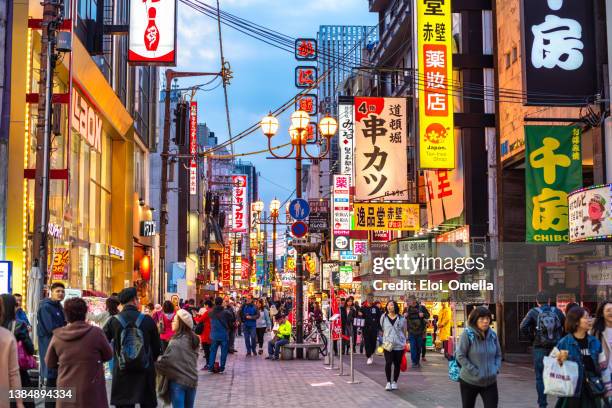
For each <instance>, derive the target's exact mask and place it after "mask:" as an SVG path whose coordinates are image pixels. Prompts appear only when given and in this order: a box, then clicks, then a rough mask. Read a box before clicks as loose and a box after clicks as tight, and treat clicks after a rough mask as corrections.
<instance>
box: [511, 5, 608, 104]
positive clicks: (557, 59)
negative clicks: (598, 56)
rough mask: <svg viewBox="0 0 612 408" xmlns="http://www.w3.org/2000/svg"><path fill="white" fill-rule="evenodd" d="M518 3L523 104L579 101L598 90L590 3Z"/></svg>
mask: <svg viewBox="0 0 612 408" xmlns="http://www.w3.org/2000/svg"><path fill="white" fill-rule="evenodd" d="M522 3H523V4H522V12H523V16H522V18H521V20H520V21H521V23H522V24H523V27H522V31H523V50H524V52H523V54H522V60H523V67H524V69H523V82H524V85H523V88H524V89H525V92H526V93H527V105H535V106H554V105H561V106H583V105H584V104H585V101H587V100H588V99H593V97H594V95H595V93H596V92H598V91H597V70H596V61H595V47H596V45H597V43H596V41H595V24H594V23H593V22H594V21H595V19H594V12H593V5H594V3H593V2H592V1H577V0H574V1H571V0H565V1H563V0H554V1H553V0H529V1H528V2H527V1H525V0H523V2H522ZM559 84H563V86H559Z"/></svg>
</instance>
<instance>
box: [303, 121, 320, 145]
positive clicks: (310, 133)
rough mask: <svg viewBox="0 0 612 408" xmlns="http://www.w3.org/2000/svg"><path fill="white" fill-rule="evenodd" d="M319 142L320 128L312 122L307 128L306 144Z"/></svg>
mask: <svg viewBox="0 0 612 408" xmlns="http://www.w3.org/2000/svg"><path fill="white" fill-rule="evenodd" d="M317 140H319V128H318V126H317V123H316V122H310V123H309V124H308V127H306V143H309V144H313V143H317Z"/></svg>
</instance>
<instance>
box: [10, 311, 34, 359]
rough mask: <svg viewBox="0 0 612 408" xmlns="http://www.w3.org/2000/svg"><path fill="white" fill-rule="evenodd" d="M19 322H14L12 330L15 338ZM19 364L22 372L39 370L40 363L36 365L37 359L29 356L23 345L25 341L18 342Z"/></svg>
mask: <svg viewBox="0 0 612 408" xmlns="http://www.w3.org/2000/svg"><path fill="white" fill-rule="evenodd" d="M16 324H17V322H16V321H15V320H13V326H12V328H11V332H12V333H13V336H15V326H16ZM17 362H18V364H19V368H20V369H21V370H32V369H35V368H38V363H36V358H34V356H31V355H29V354H28V353H27V352H26V350H25V347H24V345H23V341H21V340H19V341H17Z"/></svg>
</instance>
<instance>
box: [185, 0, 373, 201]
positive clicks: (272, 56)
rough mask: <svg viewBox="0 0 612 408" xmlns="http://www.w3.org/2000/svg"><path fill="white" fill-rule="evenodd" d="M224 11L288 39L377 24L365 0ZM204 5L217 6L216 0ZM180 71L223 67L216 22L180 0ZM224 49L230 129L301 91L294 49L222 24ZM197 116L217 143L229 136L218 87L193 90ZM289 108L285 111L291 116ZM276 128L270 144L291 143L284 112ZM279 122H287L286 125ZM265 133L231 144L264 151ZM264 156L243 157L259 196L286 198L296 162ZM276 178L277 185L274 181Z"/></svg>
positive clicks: (246, 1)
mask: <svg viewBox="0 0 612 408" xmlns="http://www.w3.org/2000/svg"><path fill="white" fill-rule="evenodd" d="M220 2H221V10H223V11H226V12H229V13H232V14H234V15H236V16H238V17H242V18H245V19H247V20H250V21H253V22H256V23H257V24H261V25H263V26H266V27H268V28H271V29H274V30H276V31H279V32H281V33H283V34H287V35H289V36H291V37H316V34H317V31H318V28H319V25H374V24H376V20H377V15H376V13H370V12H369V11H368V1H367V0H309V1H303V2H299V1H297V0H220ZM206 3H208V4H209V5H212V6H216V3H215V0H207V1H206ZM178 12H179V14H178V64H177V68H176V69H177V70H179V71H204V72H217V71H219V70H220V68H219V67H220V58H219V40H218V37H217V22H216V20H213V19H211V18H210V17H208V16H206V15H204V14H201V13H200V12H199V11H196V10H194V9H192V8H190V7H189V6H186V5H184V4H182V3H180V2H179V10H178ZM222 34H223V52H224V55H225V59H226V60H227V61H229V62H230V64H231V68H232V71H233V75H234V78H233V80H232V82H231V85H230V86H229V88H228V93H229V104H230V109H231V110H230V113H231V124H232V132H233V134H236V133H239V132H241V131H242V130H244V129H246V128H248V127H249V126H251V125H253V124H254V123H256V122H259V120H260V119H261V118H262V117H263V116H265V114H266V113H267V112H268V111H270V110H274V109H276V108H277V107H279V106H280V105H282V104H283V103H285V102H286V101H287V100H289V99H290V98H291V97H292V96H294V95H295V94H296V93H297V92H298V90H297V89H296V88H295V86H294V78H293V75H294V67H295V66H296V65H298V63H297V61H295V59H294V57H293V55H292V54H289V53H288V52H286V51H282V50H279V49H277V48H274V47H272V46H270V45H268V44H265V43H263V42H260V41H258V40H255V39H253V38H250V37H248V36H246V35H245V34H243V33H240V32H238V31H236V30H234V29H233V28H231V27H228V26H222ZM207 80H208V79H207V78H203V79H180V80H179V85H180V87H181V88H183V87H185V86H188V85H192V84H201V83H203V82H205V81H207ZM196 100H197V102H198V122H200V123H202V122H205V123H206V124H207V125H208V126H209V127H210V129H211V130H212V131H213V132H215V134H216V135H217V137H218V138H219V141H220V142H223V141H225V140H227V138H228V132H227V125H226V119H225V107H224V100H223V88H222V87H219V88H217V89H215V90H213V91H209V92H198V94H197V96H196ZM292 111H293V109H290V110H289V112H288V113H289V114H290V113H291V112H292ZM279 121H280V122H281V129H282V130H279V133H278V135H277V136H276V137H275V138H274V139H273V141H275V143H273V144H275V145H278V144H284V143H287V142H288V141H289V136H288V134H287V133H286V130H284V129H286V127H287V126H286V124H287V123H288V121H289V118H288V115H287V114H286V115H284V116H282V117H280V118H279ZM283 125H284V127H283ZM265 146H266V138H265V136H263V134H262V133H261V131H257V132H255V133H253V134H251V135H250V136H248V137H246V138H244V139H243V140H241V141H240V142H238V143H237V144H236V147H235V150H236V152H237V153H240V152H249V151H254V150H259V149H263V148H265ZM267 156H269V155H268V154H260V155H257V156H249V157H245V158H244V160H248V161H251V162H252V163H254V164H255V166H256V167H257V170H258V171H259V172H260V174H261V177H260V179H259V187H260V196H261V198H262V199H263V200H264V201H265V203H266V208H267V207H268V204H269V202H270V200H272V199H273V198H274V197H275V196H276V197H277V198H278V199H279V200H281V202H282V201H284V200H285V199H286V198H287V197H288V196H289V195H290V194H291V192H292V191H293V189H294V188H295V170H294V169H295V163H294V161H288V160H266V157H267ZM273 183H275V184H278V185H279V186H277V185H275V184H273Z"/></svg>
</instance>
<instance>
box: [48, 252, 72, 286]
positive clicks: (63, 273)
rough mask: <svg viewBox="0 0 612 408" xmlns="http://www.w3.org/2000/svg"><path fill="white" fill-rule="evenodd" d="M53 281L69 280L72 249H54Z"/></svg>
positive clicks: (52, 263)
mask: <svg viewBox="0 0 612 408" xmlns="http://www.w3.org/2000/svg"><path fill="white" fill-rule="evenodd" d="M50 269H51V271H50V272H51V273H50V275H51V279H52V280H54V281H57V280H61V281H65V280H68V272H69V271H70V249H69V248H66V247H55V248H53V259H52V260H51V265H50Z"/></svg>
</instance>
